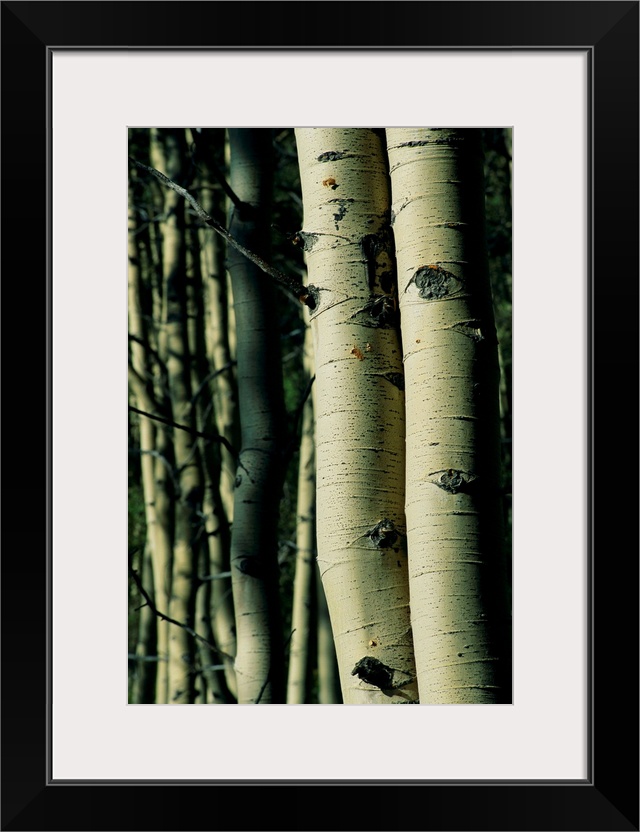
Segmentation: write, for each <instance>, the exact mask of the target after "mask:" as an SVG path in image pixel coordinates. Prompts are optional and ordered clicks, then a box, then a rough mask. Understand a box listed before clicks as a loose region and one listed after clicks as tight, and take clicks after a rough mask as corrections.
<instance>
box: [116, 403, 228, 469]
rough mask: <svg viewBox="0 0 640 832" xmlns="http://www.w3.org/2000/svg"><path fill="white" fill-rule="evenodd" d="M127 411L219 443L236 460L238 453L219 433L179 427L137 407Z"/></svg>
mask: <svg viewBox="0 0 640 832" xmlns="http://www.w3.org/2000/svg"><path fill="white" fill-rule="evenodd" d="M129 410H130V411H131V412H132V413H138V414H139V415H140V416H146V417H147V419H154V420H155V421H156V422H162V424H163V425H169V427H171V428H177V429H178V430H186V432H187V433H190V434H191V435H192V436H197V437H199V438H200V439H209V440H210V441H211V442H219V443H220V444H221V445H224V447H225V448H226V449H227V450H228V451H229V453H230V454H231V456H232V457H233V458H234V459H235V460H237V459H238V453H237V451H236V450H235V448H234V447H233V445H232V444H231V443H230V442H229V440H228V439H225V437H224V436H221V435H220V434H219V433H201V432H200V431H199V430H196V429H195V428H190V427H188V426H187V425H179V424H178V423H177V422H173V421H172V420H171V419H165V418H163V417H162V416H156V415H154V414H153V413H147V412H146V411H145V410H138V408H137V407H133V406H132V405H129Z"/></svg>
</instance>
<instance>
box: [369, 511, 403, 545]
mask: <svg viewBox="0 0 640 832" xmlns="http://www.w3.org/2000/svg"><path fill="white" fill-rule="evenodd" d="M367 537H369V538H370V539H371V541H372V542H373V545H374V546H376V548H378V549H390V548H391V547H392V546H393V545H394V543H397V541H398V538H399V537H400V532H399V531H398V529H397V528H396V526H395V524H394V523H393V521H392V520H387V518H385V519H384V520H381V521H380V522H379V523H377V524H376V525H375V526H374V527H373V528H372V529H370V530H369V531H368V532H367Z"/></svg>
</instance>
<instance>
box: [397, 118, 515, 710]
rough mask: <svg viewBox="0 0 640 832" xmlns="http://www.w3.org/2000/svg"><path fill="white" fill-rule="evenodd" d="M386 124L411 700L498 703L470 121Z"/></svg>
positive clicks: (495, 576) (493, 501)
mask: <svg viewBox="0 0 640 832" xmlns="http://www.w3.org/2000/svg"><path fill="white" fill-rule="evenodd" d="M386 132H387V142H388V153H389V166H390V174H391V183H392V195H393V200H392V201H393V206H392V207H393V228H394V235H395V241H396V256H397V268H398V291H399V299H400V314H401V321H402V342H403V350H404V371H405V379H406V407H407V428H406V435H407V483H406V515H407V534H408V545H409V575H410V585H411V620H412V624H413V633H414V643H415V654H416V665H417V670H418V684H419V690H420V702H421V703H422V704H457V703H496V702H504V701H505V699H507V701H508V696H509V695H510V692H509V679H508V678H507V674H508V666H509V663H508V656H507V654H506V648H505V645H504V643H503V640H502V639H503V635H504V634H505V633H507V631H508V627H509V625H508V622H507V621H506V620H505V617H504V608H503V605H502V598H501V594H502V592H503V590H504V586H503V578H502V575H501V574H500V567H501V546H502V537H501V534H502V533H501V517H500V514H501V512H500V491H499V485H500V482H499V466H500V451H499V418H498V363H497V349H496V335H495V326H494V321H493V312H492V307H491V297H490V289H489V283H488V275H487V266H486V253H485V249H484V212H483V197H484V194H483V181H482V156H481V149H480V138H479V131H473V130H436V129H396V128H393V129H388V130H387V131H386Z"/></svg>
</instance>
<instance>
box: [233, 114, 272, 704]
mask: <svg viewBox="0 0 640 832" xmlns="http://www.w3.org/2000/svg"><path fill="white" fill-rule="evenodd" d="M229 140H230V148H231V175H230V184H231V187H232V188H233V190H234V192H235V193H236V194H237V196H238V197H239V198H240V199H241V200H242V201H243V203H245V207H244V208H243V209H242V210H240V211H238V210H233V211H232V216H231V221H230V224H229V225H230V231H231V233H232V234H233V235H234V237H235V238H236V239H237V240H239V241H240V242H241V243H243V244H244V245H245V246H246V247H247V248H249V249H251V250H252V251H255V252H256V253H262V254H263V255H264V254H265V253H266V248H267V244H268V243H267V230H268V227H269V226H268V213H269V210H268V206H269V201H270V193H271V164H270V154H271V135H270V131H268V130H246V129H245V130H230V131H229ZM228 265H229V273H230V275H231V282H232V286H233V297H234V307H235V320H236V327H237V347H236V349H237V362H238V363H237V380H238V400H239V407H240V427H241V434H242V440H241V441H242V448H241V451H240V456H239V461H238V466H237V471H236V482H235V500H234V511H233V528H232V535H231V575H232V585H233V599H234V607H235V614H236V634H237V643H238V648H237V654H236V661H235V670H236V680H237V685H238V702H239V703H241V704H243V703H255V704H258V703H260V704H270V703H284V701H285V685H284V654H283V651H284V648H283V644H282V630H281V622H280V615H279V596H278V562H277V551H278V549H277V530H278V511H279V502H280V495H281V491H282V458H281V454H282V433H283V428H284V402H283V395H282V378H281V361H280V350H279V333H278V320H277V316H276V314H275V309H274V303H273V287H272V286H271V284H270V283H269V282H268V281H267V280H266V279H265V277H264V275H263V274H262V273H261V272H260V271H259V270H258V269H257V267H256V266H255V265H254V264H253V263H251V262H250V261H249V260H248V259H247V258H245V257H244V256H243V255H241V254H239V253H238V252H236V251H235V249H232V250H230V251H229V252H228Z"/></svg>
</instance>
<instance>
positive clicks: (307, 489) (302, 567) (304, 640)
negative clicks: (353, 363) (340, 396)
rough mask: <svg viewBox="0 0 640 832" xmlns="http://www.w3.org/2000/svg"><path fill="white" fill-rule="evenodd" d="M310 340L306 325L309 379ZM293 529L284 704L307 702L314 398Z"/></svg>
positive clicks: (307, 413) (307, 407) (308, 405)
mask: <svg viewBox="0 0 640 832" xmlns="http://www.w3.org/2000/svg"><path fill="white" fill-rule="evenodd" d="M312 352H313V339H312V336H311V329H310V327H309V326H308V325H307V328H306V332H305V339H304V366H305V369H306V371H307V376H308V379H311V377H312V374H313V356H312ZM296 521H297V530H296V570H295V579H294V585H293V610H292V615H291V629H292V635H291V643H290V648H289V677H288V682H287V704H289V705H302V704H304V702H306V701H307V698H308V689H307V684H308V680H309V670H310V668H309V647H310V643H311V610H312V594H311V593H312V589H313V587H314V580H313V578H314V575H315V571H316V461H315V446H314V440H313V398H312V397H311V395H309V397H308V398H307V401H306V402H305V403H304V407H303V411H302V435H301V439H300V461H299V468H298V501H297V517H296Z"/></svg>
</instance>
